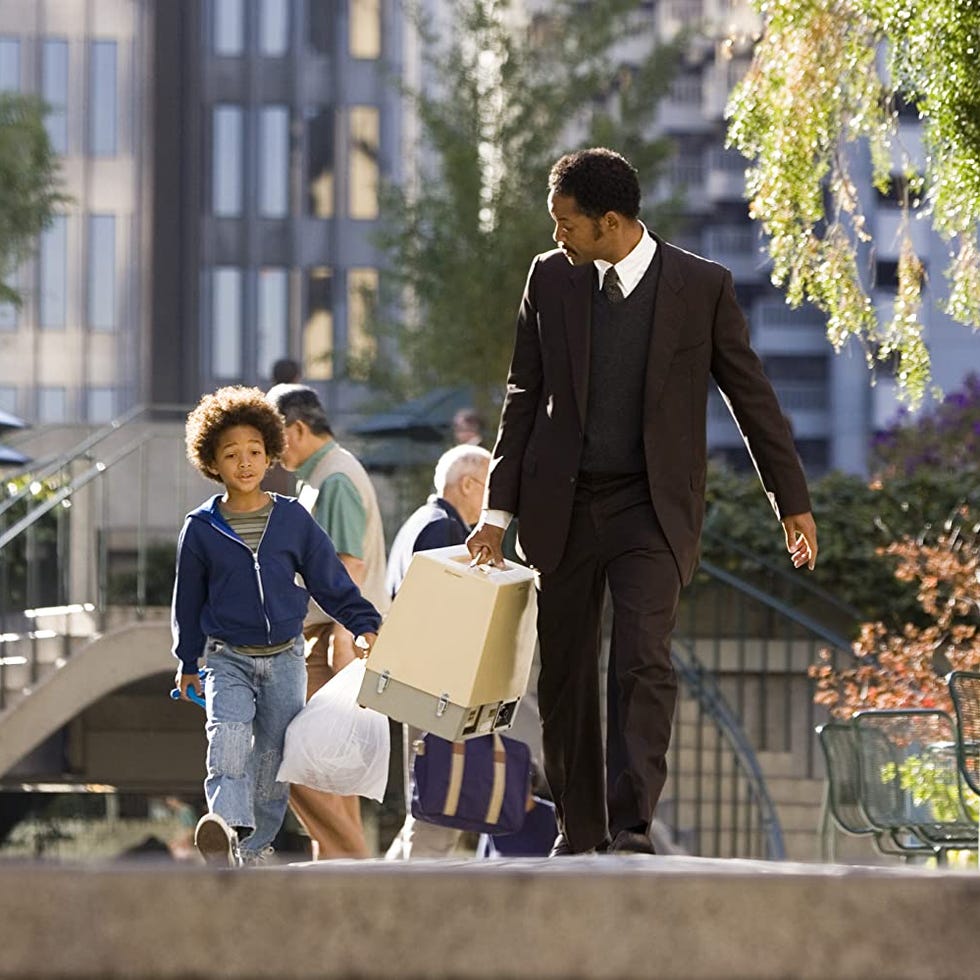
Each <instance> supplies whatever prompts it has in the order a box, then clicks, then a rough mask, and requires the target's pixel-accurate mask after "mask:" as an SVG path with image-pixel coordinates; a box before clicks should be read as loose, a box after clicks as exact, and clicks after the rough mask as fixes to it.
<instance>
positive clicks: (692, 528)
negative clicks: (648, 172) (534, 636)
mask: <svg viewBox="0 0 980 980" xmlns="http://www.w3.org/2000/svg"><path fill="white" fill-rule="evenodd" d="M548 186H549V195H548V208H549V211H550V213H551V217H552V219H553V220H554V224H555V230H554V234H553V238H554V241H555V243H556V244H557V246H558V248H557V249H556V250H554V251H551V252H547V253H545V254H543V255H538V256H537V257H536V258H535V259H534V261H533V262H532V263H531V270H530V273H529V274H528V279H527V285H526V287H525V290H524V297H523V300H522V302H521V307H520V311H519V313H518V318H517V336H516V341H515V346H514V354H513V359H512V361H511V367H510V372H509V375H508V379H507V395H506V398H505V400H504V406H503V411H502V413H501V419H500V428H499V431H498V434H497V442H496V445H495V447H494V450H493V462H492V464H491V468H490V481H489V484H488V488H487V497H486V505H485V506H486V510H484V512H483V514H482V515H481V519H480V522H479V524H478V525H477V527H476V528H475V529H474V531H473V533H472V534H471V536H470V538H469V539H468V545H469V549H470V553H471V554H472V555H473V556H474V559H475V560H476V561H478V562H481V563H483V562H494V563H496V562H499V561H500V560H501V551H500V543H501V541H502V539H503V534H504V530H505V528H506V526H507V524H508V523H509V521H510V519H511V518H512V517H513V516H515V515H516V516H517V517H518V518H519V521H520V528H519V535H520V542H521V546H522V548H523V550H524V552H525V554H526V556H527V559H528V561H529V562H530V564H531V565H533V566H534V567H535V568H537V569H538V571H539V572H540V578H539V591H538V640H539V642H540V646H541V676H540V680H539V684H538V697H539V708H540V712H541V720H542V727H543V739H544V757H545V771H546V775H547V778H548V782H549V784H550V787H551V791H552V794H553V798H554V801H555V804H556V807H557V813H558V823H559V828H560V831H561V832H560V834H559V836H558V838H557V839H556V841H555V847H554V849H553V851H552V853H553V854H556V855H558V854H575V853H588V852H591V851H593V850H596V849H605V848H607V847H608V849H609V850H611V851H613V852H640V853H652V852H653V846H652V844H651V842H650V836H649V831H650V823H651V821H652V819H653V813H654V808H655V806H656V804H657V800H658V798H659V796H660V793H661V791H662V790H663V786H664V782H665V780H666V775H667V766H666V755H667V748H668V744H669V741H670V729H671V721H672V718H673V713H674V704H675V701H676V691H677V682H676V679H675V677H674V671H673V669H672V667H671V662H670V639H671V633H672V631H673V628H674V624H675V620H676V616H677V605H678V598H679V594H680V589H681V586H682V585H683V584H686V583H688V582H689V581H690V579H691V577H692V576H693V574H694V570H695V568H696V566H697V560H698V548H699V541H700V535H701V525H702V520H703V516H704V486H705V474H706V461H707V450H706V415H707V402H708V380H709V377H710V378H713V379H714V381H715V383H716V384H717V385H718V387H719V389H720V390H721V392H722V394H723V395H724V397H725V399H726V401H727V402H728V404H729V406H730V408H731V411H732V413H733V415H734V417H735V419H736V421H737V422H738V425H739V427H740V429H741V432H742V435H743V437H744V440H745V444H746V447H747V448H748V451H749V453H750V454H751V457H752V460H753V462H754V463H755V467H756V470H757V471H758V473H759V477H760V479H761V481H762V484H763V487H764V489H765V492H766V494H767V496H768V497H769V500H770V501H771V503H772V506H773V509H774V510H775V512H776V515H777V517H778V518H779V519H780V520H781V522H782V525H783V530H784V533H785V537H786V547H787V550H788V551H789V553H790V556H791V559H792V561H793V564H794V565H795V566H796V567H798V568H799V567H801V566H803V565H808V566H809V567H810V568H811V569H812V568H813V566H814V563H815V561H816V557H817V536H816V525H815V523H814V520H813V516H812V514H811V513H810V498H809V494H808V492H807V486H806V479H805V477H804V474H803V469H802V467H801V465H800V462H799V458H798V457H797V454H796V451H795V449H794V446H793V440H792V436H791V433H790V430H789V426H788V424H787V421H786V419H785V417H784V416H783V413H782V412H781V410H780V407H779V404H778V402H777V400H776V396H775V394H774V392H773V389H772V386H771V385H770V383H769V381H768V380H767V378H766V376H765V374H764V373H763V369H762V365H761V363H760V361H759V358H758V357H757V356H756V354H755V353H754V351H753V350H752V348H751V346H750V344H749V333H748V328H747V325H746V322H745V318H744V317H743V315H742V313H741V311H740V309H739V307H738V303H737V301H736V298H735V290H734V286H733V283H732V277H731V274H730V273H729V272H728V270H727V269H724V268H723V267H722V266H719V265H717V264H715V263H714V262H710V261H708V260H707V259H704V258H701V257H699V256H697V255H692V254H691V253H689V252H685V251H683V250H681V249H679V248H677V247H675V246H673V245H671V244H669V243H668V242H665V241H663V240H662V239H660V238H657V237H656V236H655V235H652V234H651V233H650V232H649V231H648V230H647V229H646V228H645V227H644V225H643V224H642V222H640V221H639V219H638V214H639V207H640V187H639V181H638V179H637V174H636V171H635V170H634V169H633V167H632V166H631V165H630V164H629V163H628V162H627V161H626V160H625V159H624V158H623V157H622V156H620V155H619V154H618V153H614V152H613V151H611V150H606V149H591V150H584V151H581V152H578V153H573V154H569V155H567V156H564V157H562V158H561V159H560V160H559V161H558V162H557V163H556V164H555V165H554V167H553V168H552V170H551V174H550V176H549V180H548ZM607 584H608V587H609V591H610V594H611V596H612V603H613V632H612V647H611V652H610V673H611V678H612V679H614V680H615V690H616V691H617V697H616V698H615V699H614V704H613V705H611V710H610V712H609V719H610V724H609V726H608V729H609V730H608V734H607V744H606V747H605V750H606V757H605V758H606V760H608V763H609V770H610V777H609V780H608V785H607V779H606V775H605V762H604V755H603V744H602V738H601V725H600V706H599V676H598V666H597V665H598V655H599V635H600V621H601V614H602V603H603V598H604V594H605V588H606V585H607Z"/></svg>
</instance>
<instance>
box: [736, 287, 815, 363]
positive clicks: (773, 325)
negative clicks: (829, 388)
mask: <svg viewBox="0 0 980 980" xmlns="http://www.w3.org/2000/svg"><path fill="white" fill-rule="evenodd" d="M749 318H750V321H751V324H752V345H753V346H754V347H755V349H756V350H757V351H758V352H759V353H760V354H802V355H806V354H823V353H826V347H827V336H826V329H827V327H826V320H825V317H824V315H823V314H822V313H821V312H820V310H818V309H817V308H816V307H814V306H804V307H800V308H798V309H793V308H792V307H791V306H789V305H787V303H785V302H784V301H783V299H782V298H780V297H778V296H773V297H770V298H768V299H762V300H759V301H757V302H756V303H754V304H753V306H752V309H751V311H750V317H749Z"/></svg>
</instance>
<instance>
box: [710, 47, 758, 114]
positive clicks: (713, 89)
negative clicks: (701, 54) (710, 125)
mask: <svg viewBox="0 0 980 980" xmlns="http://www.w3.org/2000/svg"><path fill="white" fill-rule="evenodd" d="M750 63H751V62H750V60H749V58H745V57H738V58H724V57H718V58H716V59H715V60H714V61H713V62H712V63H711V64H710V65H708V66H707V67H706V68H705V70H704V77H703V85H702V97H701V111H702V113H703V114H704V117H705V119H707V120H710V121H711V122H714V123H720V122H723V121H724V119H725V109H726V107H727V106H728V100H729V98H730V96H731V92H732V89H733V88H734V87H735V86H736V85H737V84H738V83H739V82H740V81H741V80H742V77H743V76H744V75H745V73H746V72H747V71H748V70H749V64H750Z"/></svg>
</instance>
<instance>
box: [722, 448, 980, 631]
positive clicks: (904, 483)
mask: <svg viewBox="0 0 980 980" xmlns="http://www.w3.org/2000/svg"><path fill="white" fill-rule="evenodd" d="M810 491H811V497H812V500H813V511H814V514H815V516H816V518H817V522H818V527H819V532H820V537H819V543H820V557H819V560H818V561H817V566H816V568H815V569H814V570H813V571H812V572H810V573H808V578H809V580H810V581H812V582H813V583H814V584H815V585H818V586H820V587H821V588H822V589H824V590H826V591H827V592H829V593H831V594H832V595H834V596H836V597H837V598H838V599H839V600H841V601H842V602H844V603H847V604H849V605H851V606H853V607H855V609H856V610H857V612H858V613H859V614H860V616H861V618H862V619H867V620H874V621H879V620H880V621H882V622H883V623H885V624H887V626H888V628H889V629H893V630H899V629H901V628H902V627H903V626H904V624H905V623H916V624H918V625H920V626H921V625H925V623H926V622H927V621H928V620H927V618H926V617H925V616H924V614H923V610H922V608H921V606H920V604H919V602H918V600H917V598H916V593H917V589H916V587H915V585H914V583H912V582H911V581H910V580H906V579H899V578H896V576H895V568H896V557H895V556H894V554H893V553H890V552H887V551H885V550H884V549H887V548H888V546H889V545H891V544H892V543H894V542H895V541H899V540H901V539H903V538H909V539H911V540H913V541H916V542H921V543H923V544H926V543H933V544H935V542H936V541H937V540H938V537H939V535H940V534H941V533H943V528H944V527H945V524H946V522H947V521H948V520H949V519H950V518H951V517H955V515H956V513H957V512H958V509H959V508H960V507H962V506H963V505H964V503H967V504H972V505H973V506H975V507H976V506H980V484H978V482H977V480H976V477H975V475H974V474H971V473H969V472H959V471H955V470H949V469H940V468H934V467H927V468H922V469H920V470H918V471H916V472H914V473H912V474H904V473H901V474H896V476H895V477H894V478H892V479H889V480H886V481H876V482H874V483H871V484H869V483H868V482H867V481H866V480H864V479H863V478H861V477H858V476H853V475H850V474H846V473H839V472H831V473H828V474H827V475H826V476H824V477H822V478H821V479H819V480H816V481H814V482H813V484H812V485H811V488H810ZM705 532H706V533H705V538H704V544H703V554H704V557H705V558H706V559H708V560H709V561H711V562H713V563H714V564H716V565H720V566H721V567H723V568H727V569H729V570H731V571H733V572H735V573H736V574H741V575H743V576H745V575H747V574H749V573H748V571H747V567H746V566H745V565H744V563H743V562H742V560H741V559H740V558H739V556H738V555H737V554H736V553H735V551H734V550H733V549H732V547H731V545H730V542H734V543H735V544H737V545H740V546H742V547H743V548H745V549H747V550H748V551H750V552H752V553H753V554H755V555H758V556H760V557H761V558H763V559H766V560H768V561H769V562H770V564H772V565H774V566H776V567H777V568H778V567H786V568H787V569H788V570H789V566H788V564H787V561H788V559H787V557H786V551H785V545H784V542H783V537H782V534H781V532H780V529H779V526H778V525H777V524H776V522H775V518H774V516H773V513H772V510H771V508H770V507H769V504H768V501H767V500H766V498H765V496H764V495H763V494H762V493H760V489H759V482H758V480H757V479H756V478H755V476H754V475H751V476H750V475H745V474H739V473H734V472H732V471H731V470H728V469H725V468H723V467H719V466H717V465H716V464H712V468H711V472H710V474H709V478H708V487H707V515H706V519H705ZM790 571H791V570H790Z"/></svg>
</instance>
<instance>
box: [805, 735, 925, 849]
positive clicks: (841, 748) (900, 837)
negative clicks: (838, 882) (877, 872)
mask: <svg viewBox="0 0 980 980" xmlns="http://www.w3.org/2000/svg"><path fill="white" fill-rule="evenodd" d="M817 737H818V740H819V742H820V748H821V750H822V751H823V756H824V761H825V762H826V764H827V783H826V786H825V788H824V808H823V814H822V817H821V834H820V838H821V856H822V858H823V860H824V861H833V860H834V858H835V856H836V854H835V850H834V847H833V835H832V833H831V827H830V821H829V820H828V817H831V818H832V819H833V822H834V823H835V824H836V825H837V826H838V828H839V829H840V830H842V831H843V832H844V833H845V834H850V835H851V836H853V837H864V836H872V837H874V844H875V847H876V848H877V850H878V851H880V852H881V853H882V854H888V855H890V856H902V857H906V858H907V857H910V856H913V855H916V854H920V855H921V854H924V853H925V854H930V855H931V854H932V853H933V851H934V849H933V848H932V847H931V846H930V845H927V844H924V843H922V841H920V840H918V838H915V837H913V836H911V835H910V834H909V832H908V831H906V830H904V828H902V829H896V828H888V829H882V828H880V827H876V826H875V825H874V824H873V823H872V822H871V820H870V819H869V818H868V815H867V813H866V812H865V809H864V807H863V806H862V803H861V766H860V760H859V757H858V747H857V733H856V732H855V730H854V726H853V725H851V724H849V723H847V722H840V721H829V722H827V723H826V724H824V725H820V726H818V727H817Z"/></svg>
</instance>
